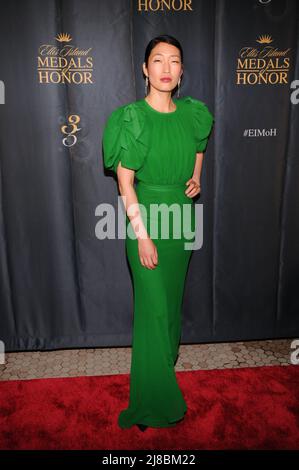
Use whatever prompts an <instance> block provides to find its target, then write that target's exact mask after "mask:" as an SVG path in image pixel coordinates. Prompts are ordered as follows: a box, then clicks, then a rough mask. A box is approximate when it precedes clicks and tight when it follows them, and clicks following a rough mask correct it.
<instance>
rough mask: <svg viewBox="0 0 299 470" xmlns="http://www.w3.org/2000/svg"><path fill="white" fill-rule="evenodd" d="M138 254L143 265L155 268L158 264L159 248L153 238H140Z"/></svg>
mask: <svg viewBox="0 0 299 470" xmlns="http://www.w3.org/2000/svg"><path fill="white" fill-rule="evenodd" d="M138 254H139V259H140V262H141V264H142V266H145V267H146V268H148V269H155V268H156V267H157V264H158V250H157V247H156V245H155V244H154V242H153V241H152V239H151V238H140V239H139V240H138Z"/></svg>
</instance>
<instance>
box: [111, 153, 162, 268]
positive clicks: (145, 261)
mask: <svg viewBox="0 0 299 470" xmlns="http://www.w3.org/2000/svg"><path fill="white" fill-rule="evenodd" d="M134 175H135V171H134V170H130V169H128V168H124V167H122V166H121V162H120V163H119V164H118V167H117V179H118V188H119V192H120V195H121V197H122V200H123V203H124V206H125V209H126V213H127V215H128V218H129V219H130V222H131V226H132V228H133V230H134V232H135V235H136V238H137V240H138V254H139V258H140V262H141V264H142V265H143V266H145V267H146V268H148V269H154V268H155V267H156V265H157V264H158V252H157V248H156V245H155V244H154V243H153V241H152V240H151V238H150V237H149V235H148V233H147V231H146V229H145V227H144V223H143V220H142V217H141V212H140V207H139V203H138V198H137V195H136V192H135V188H134Z"/></svg>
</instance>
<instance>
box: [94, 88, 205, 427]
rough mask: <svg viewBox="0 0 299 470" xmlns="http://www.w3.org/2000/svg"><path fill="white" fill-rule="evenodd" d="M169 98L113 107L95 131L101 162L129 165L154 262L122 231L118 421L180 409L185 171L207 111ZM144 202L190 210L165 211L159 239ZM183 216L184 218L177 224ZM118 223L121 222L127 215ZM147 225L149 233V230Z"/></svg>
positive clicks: (170, 418) (163, 416) (169, 415)
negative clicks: (163, 105)
mask: <svg viewBox="0 0 299 470" xmlns="http://www.w3.org/2000/svg"><path fill="white" fill-rule="evenodd" d="M173 102H174V103H175V104H176V109H175V111H172V112H168V113H163V112H160V111H157V110H155V109H154V108H153V107H152V106H151V105H149V103H147V102H146V101H145V99H140V100H138V101H135V102H133V103H130V104H127V105H123V106H120V107H119V108H117V109H115V110H114V111H113V112H112V113H111V114H110V116H109V118H108V120H107V122H106V125H105V128H104V134H103V150H104V166H105V167H106V168H111V169H112V170H114V172H116V169H117V166H118V163H119V161H121V165H122V166H123V167H126V168H129V169H133V170H135V177H136V180H137V185H136V187H135V191H136V194H137V198H138V202H139V204H143V205H144V207H145V209H146V211H145V212H142V209H141V214H142V218H143V221H144V224H145V226H146V229H147V231H148V233H149V235H150V236H151V233H153V236H151V238H152V240H153V242H154V243H155V245H156V247H157V252H158V265H157V267H156V268H154V269H148V268H146V267H145V266H143V265H142V264H141V262H140V259H139V256H138V242H137V239H136V238H134V236H133V237H132V236H131V235H130V236H129V235H128V232H127V237H126V254H127V257H128V261H129V265H130V268H131V271H132V277H133V287H134V316H133V318H134V320H133V343H132V360H131V374H130V397H129V404H128V407H127V408H126V409H124V410H122V411H121V412H120V414H119V417H118V424H119V426H120V427H121V428H129V427H131V426H132V425H134V424H137V423H141V424H145V425H147V426H151V427H168V426H174V425H175V423H176V422H177V421H180V420H181V419H182V418H183V417H184V414H185V412H186V411H187V405H186V402H185V399H184V396H183V394H182V392H181V390H180V388H179V386H178V383H177V380H176V375H175V369H174V364H175V362H176V358H177V354H178V348H179V342H180V336H181V306H182V299H183V291H184V283H185V277H186V273H187V268H188V263H189V260H190V255H191V253H192V249H190V248H188V249H186V244H185V242H189V244H190V242H192V241H194V230H195V215H194V214H195V210H194V206H195V204H194V201H193V199H192V198H190V197H188V196H187V195H186V194H185V191H186V189H187V185H186V182H187V180H188V179H190V178H191V177H192V175H193V169H194V165H195V161H196V152H203V151H205V149H206V146H207V142H208V138H209V135H210V132H211V128H212V125H213V122H214V117H213V115H212V114H211V112H210V111H209V109H208V107H207V106H206V105H205V103H203V102H202V101H199V100H197V99H195V98H192V97H190V96H186V97H184V98H180V99H173ZM151 204H166V207H167V208H170V206H171V205H172V204H178V206H177V207H180V208H181V209H182V208H183V206H184V205H185V207H187V209H189V213H190V214H191V217H190V219H188V217H186V219H185V218H184V217H183V216H182V217H181V220H179V219H178V218H175V216H174V215H172V212H171V210H170V212H169V219H168V220H169V225H168V227H169V236H168V237H167V232H166V238H163V237H165V233H164V235H163V236H162V231H161V227H162V216H161V214H162V212H159V211H158V212H154V211H153V212H151V207H153V206H151ZM164 207H165V206H164ZM187 212H188V211H187ZM187 219H188V220H189V221H190V223H189V224H186V222H184V224H183V220H184V221H185V220H187ZM164 220H165V219H164ZM150 223H151V225H149V224H150ZM126 226H127V229H129V226H130V221H129V218H128V216H126ZM150 227H151V230H152V227H154V228H156V230H157V232H154V231H153V232H151V233H150V232H149V230H150ZM153 230H154V229H153ZM192 233H193V238H192ZM131 234H133V235H134V232H133V229H132V227H131ZM154 234H155V235H154ZM154 237H155V238H154ZM189 246H190V245H189Z"/></svg>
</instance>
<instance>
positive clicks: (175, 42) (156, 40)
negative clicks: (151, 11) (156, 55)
mask: <svg viewBox="0 0 299 470" xmlns="http://www.w3.org/2000/svg"><path fill="white" fill-rule="evenodd" d="M160 42H166V43H167V44H172V45H173V46H175V47H177V48H178V49H179V51H180V53H181V62H182V64H183V62H184V54H183V49H182V46H181V44H180V43H179V41H178V40H177V39H176V38H174V37H173V36H169V35H168V34H161V35H160V36H156V37H155V38H153V39H151V40H150V42H149V43H148V45H147V46H146V49H145V54H144V62H145V65H146V67H148V58H149V56H150V53H151V51H152V49H153V48H154V47H155V46H156V45H157V44H159V43H160ZM143 75H144V74H143ZM174 92H175V90H174Z"/></svg>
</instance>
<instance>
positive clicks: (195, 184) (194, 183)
mask: <svg viewBox="0 0 299 470" xmlns="http://www.w3.org/2000/svg"><path fill="white" fill-rule="evenodd" d="M186 184H187V185H188V186H189V187H188V188H187V189H186V191H185V194H186V195H187V196H188V197H194V196H196V195H197V194H199V193H200V183H199V181H198V180H197V179H196V178H194V177H193V178H190V179H189V180H188V181H187V182H186Z"/></svg>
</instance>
